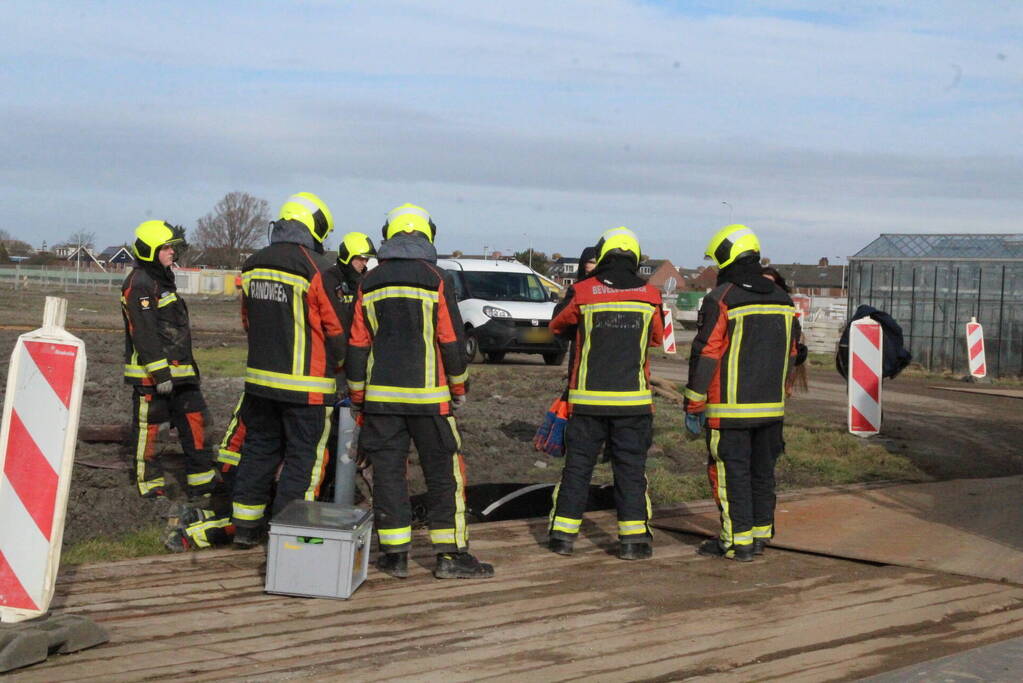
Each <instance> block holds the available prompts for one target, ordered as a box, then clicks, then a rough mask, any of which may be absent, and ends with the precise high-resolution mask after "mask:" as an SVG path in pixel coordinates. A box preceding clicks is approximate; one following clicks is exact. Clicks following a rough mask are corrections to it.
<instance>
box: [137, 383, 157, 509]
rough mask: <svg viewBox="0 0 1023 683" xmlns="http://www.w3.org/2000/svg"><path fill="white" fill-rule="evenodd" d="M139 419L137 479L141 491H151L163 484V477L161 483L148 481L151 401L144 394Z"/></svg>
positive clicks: (140, 397) (140, 398) (140, 402)
mask: <svg viewBox="0 0 1023 683" xmlns="http://www.w3.org/2000/svg"><path fill="white" fill-rule="evenodd" d="M136 419H137V420H138V432H139V435H138V440H137V442H136V443H135V480H136V481H137V482H138V485H139V492H140V493H143V494H145V493H149V491H150V490H151V489H154V488H156V487H157V486H163V483H162V481H163V480H162V479H161V480H160V481H161V483H160V484H154V483H152V482H146V481H145V478H146V442H147V441H148V439H149V429H148V427H149V401H147V400H146V399H145V397H144V396H139V412H138V416H137V418H136Z"/></svg>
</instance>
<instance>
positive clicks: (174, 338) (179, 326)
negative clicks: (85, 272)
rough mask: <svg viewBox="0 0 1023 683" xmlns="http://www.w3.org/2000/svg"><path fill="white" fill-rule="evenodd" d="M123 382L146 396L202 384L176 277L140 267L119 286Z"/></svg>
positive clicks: (166, 270)
mask: <svg viewBox="0 0 1023 683" xmlns="http://www.w3.org/2000/svg"><path fill="white" fill-rule="evenodd" d="M121 316H122V318H123V319H124V381H125V383H126V384H133V385H136V386H139V387H142V388H143V390H144V391H152V388H153V387H154V386H155V385H157V384H159V383H160V382H164V381H166V380H169V379H170V380H174V384H175V385H184V384H198V383H199V371H198V368H197V367H196V364H195V359H194V358H193V357H192V330H191V326H190V323H189V320H188V307H187V306H186V305H185V302H184V300H183V299H181V298H180V297H179V296H178V290H177V287H176V286H175V284H174V272H173V271H172V270H171V269H170V268H164V267H163V266H161V265H160V264H159V263H148V262H144V261H136V262H135V267H134V269H133V270H132V271H131V272H130V273H128V276H127V277H126V278H124V282H123V284H122V285H121Z"/></svg>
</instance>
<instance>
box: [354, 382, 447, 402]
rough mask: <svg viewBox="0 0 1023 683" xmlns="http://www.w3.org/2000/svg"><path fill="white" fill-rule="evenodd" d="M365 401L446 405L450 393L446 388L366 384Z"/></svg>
mask: <svg viewBox="0 0 1023 683" xmlns="http://www.w3.org/2000/svg"><path fill="white" fill-rule="evenodd" d="M365 400H366V401H376V402H378V403H446V402H448V401H450V400H451V392H450V391H448V388H447V387H446V386H443V387H426V388H420V387H388V386H382V385H379V384H368V385H366V399H365Z"/></svg>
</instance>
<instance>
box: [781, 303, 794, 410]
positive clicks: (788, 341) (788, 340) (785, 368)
mask: <svg viewBox="0 0 1023 683" xmlns="http://www.w3.org/2000/svg"><path fill="white" fill-rule="evenodd" d="M792 320H793V318H791V317H790V318H785V361H784V364H783V365H782V366H781V367H782V371H781V398H782V400H785V380H786V379H788V376H789V363H790V362H792V356H791V355H790V354H789V351H790V350H791V349H792Z"/></svg>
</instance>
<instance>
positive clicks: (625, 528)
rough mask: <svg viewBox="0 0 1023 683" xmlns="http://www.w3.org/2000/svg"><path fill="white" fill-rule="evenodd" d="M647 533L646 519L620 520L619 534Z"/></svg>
mask: <svg viewBox="0 0 1023 683" xmlns="http://www.w3.org/2000/svg"><path fill="white" fill-rule="evenodd" d="M645 533H647V527H646V520H639V521H632V522H621V521H620V522H618V535H619V536H632V535H635V534H645Z"/></svg>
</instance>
